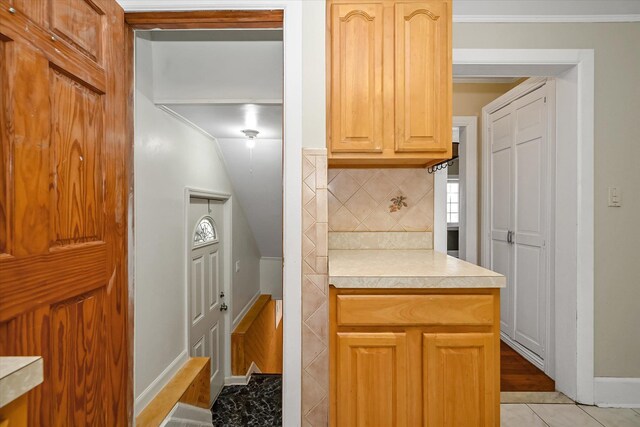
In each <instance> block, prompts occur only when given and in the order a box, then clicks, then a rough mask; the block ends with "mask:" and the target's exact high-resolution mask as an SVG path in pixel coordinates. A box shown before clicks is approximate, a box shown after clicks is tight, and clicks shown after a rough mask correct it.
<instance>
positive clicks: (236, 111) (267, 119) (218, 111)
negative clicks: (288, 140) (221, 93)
mask: <svg viewBox="0 0 640 427" xmlns="http://www.w3.org/2000/svg"><path fill="white" fill-rule="evenodd" d="M165 105H166V106H167V107H169V108H170V109H172V110H173V111H174V112H176V113H178V114H179V115H181V116H183V117H185V118H187V119H188V120H189V121H191V122H192V123H194V124H196V125H197V126H199V127H201V128H202V129H204V130H205V131H207V133H209V134H210V135H213V136H215V137H216V138H241V137H242V136H243V134H242V132H241V131H242V129H255V130H257V131H259V132H260V134H259V135H258V138H261V139H281V138H282V105H281V104H275V105H268V104H267V105H265V104H201V105H193V104H165Z"/></svg>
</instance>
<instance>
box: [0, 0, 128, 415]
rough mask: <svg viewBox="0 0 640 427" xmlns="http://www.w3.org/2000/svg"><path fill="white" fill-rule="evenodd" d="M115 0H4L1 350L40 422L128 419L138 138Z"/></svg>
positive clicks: (0, 52)
mask: <svg viewBox="0 0 640 427" xmlns="http://www.w3.org/2000/svg"><path fill="white" fill-rule="evenodd" d="M124 46H126V43H125V35H124V16H123V12H122V10H121V9H120V7H119V6H117V4H116V3H115V1H114V0H91V1H89V0H65V1H63V0H38V1H22V0H0V87H1V88H2V92H1V93H0V103H1V108H0V138H1V139H2V150H0V159H1V161H0V295H1V298H0V355H41V356H43V358H44V377H45V379H44V383H43V384H42V385H41V386H39V387H37V388H36V389H34V391H32V392H30V393H29V395H28V408H29V419H30V423H31V424H32V425H38V426H49V425H74V426H79V425H95V426H100V425H106V426H115V425H127V424H128V421H129V419H130V416H129V415H130V414H129V412H130V409H131V408H130V406H129V405H130V402H128V397H130V396H131V393H130V391H131V390H130V387H131V384H130V383H129V381H128V380H127V379H128V377H129V369H130V366H129V364H128V361H129V338H130V337H129V334H128V330H129V329H128V317H127V307H128V304H129V300H128V294H127V257H126V253H127V199H128V175H127V174H128V166H129V163H128V148H127V147H128V146H127V141H126V137H125V136H126V135H125V122H126V120H125V114H126V108H125V105H126V104H125V102H126V91H127V85H128V80H127V78H126V75H127V73H126V67H125V61H124V55H125V48H124Z"/></svg>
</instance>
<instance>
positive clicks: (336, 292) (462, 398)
mask: <svg viewBox="0 0 640 427" xmlns="http://www.w3.org/2000/svg"><path fill="white" fill-rule="evenodd" d="M347 296H348V297H355V296H358V297H363V298H364V299H363V301H367V299H369V298H371V297H374V296H375V297H382V298H387V299H386V301H387V305H388V307H392V309H390V310H389V311H387V314H386V315H382V318H387V317H388V313H398V312H402V316H401V320H402V323H401V324H393V323H390V324H383V323H382V321H380V323H378V322H379V320H378V318H377V317H376V316H378V314H377V311H376V310H370V311H368V312H361V313H360V314H359V316H360V317H363V318H364V317H369V316H370V317H372V318H376V321H375V322H372V324H370V323H368V320H367V319H364V320H362V321H361V324H357V325H354V324H348V325H341V324H340V323H339V322H338V312H339V310H340V309H339V303H338V300H339V298H340V297H347ZM434 296H437V297H443V298H452V300H453V301H455V300H456V299H457V298H459V297H471V300H473V299H475V298H477V297H483V298H487V299H488V300H489V301H490V302H491V304H490V307H489V310H490V312H491V314H489V318H490V319H491V321H490V322H487V321H485V320H483V321H482V324H470V325H460V324H447V323H445V322H441V323H439V324H421V323H420V321H419V320H418V319H408V318H407V316H409V315H410V313H411V311H406V310H402V309H400V308H398V307H396V308H395V309H393V306H394V301H395V300H394V299H393V298H389V297H400V298H399V299H398V301H400V302H405V303H406V301H408V300H409V298H411V299H415V298H417V297H434ZM426 301H429V299H427V300H426ZM452 307H456V304H455V303H454V304H452ZM483 311H485V309H483ZM418 312H419V311H418ZM485 315H486V313H485ZM485 315H483V316H485ZM394 316H395V314H394V315H393V316H392V317H391V319H392V320H393V319H395V318H396V317H394ZM420 316H421V315H420V314H419V315H418V317H420ZM445 316H446V313H445ZM499 316H500V294H499V289H336V288H334V287H333V286H331V287H330V288H329V425H331V426H351V425H365V424H358V423H357V421H358V420H356V421H354V419H353V411H354V409H352V408H353V407H354V405H355V407H359V408H372V409H359V411H361V412H363V411H364V412H366V411H369V410H370V411H371V412H370V413H369V414H365V415H362V417H365V418H367V420H369V419H374V417H371V418H369V417H370V416H371V414H375V419H384V420H385V424H380V425H403V424H402V423H406V425H411V426H417V425H438V426H440V425H442V426H455V425H465V426H466V425H478V426H493V427H498V426H499V425H500V415H499V411H500V409H499V408H500V377H499V374H498V373H499V372H500V358H499V342H500V341H499V336H500V324H499ZM456 318H457V317H456V316H453V319H456ZM483 319H486V317H483ZM407 320H408V321H407ZM350 336H352V337H370V338H371V340H365V339H364V338H362V344H361V345H362V346H363V347H373V348H376V344H375V342H376V339H377V338H376V337H380V338H383V337H389V336H403V337H406V338H405V341H406V353H407V357H406V360H407V362H406V365H405V369H406V372H407V374H406V378H407V379H406V384H407V385H406V390H408V391H407V393H406V395H405V396H406V406H405V407H403V408H404V410H405V411H406V421H405V419H402V420H400V421H401V422H402V423H401V422H400V421H398V420H393V421H390V419H391V418H389V415H388V414H389V402H394V399H397V398H399V397H400V395H398V394H397V393H395V392H393V393H392V395H387V396H385V397H384V399H385V401H386V403H379V402H378V400H379V397H380V396H379V394H380V393H387V394H388V393H391V392H390V390H393V387H391V388H389V387H386V388H385V391H378V389H377V387H372V386H371V384H370V382H371V381H378V379H374V380H371V379H369V377H368V376H359V375H355V376H354V375H352V376H351V377H349V376H348V375H346V373H347V372H353V369H355V366H356V365H358V364H360V365H359V366H360V370H361V371H362V370H366V369H369V367H370V366H369V365H365V364H364V362H362V361H356V360H355V359H354V358H353V357H352V358H351V360H350V361H348V360H347V359H346V358H345V356H344V354H345V351H346V350H345V349H344V345H342V346H341V344H340V341H341V340H343V339H344V338H343V337H350ZM387 339H388V338H387ZM378 345H379V346H380V347H381V348H385V346H386V347H389V345H388V344H384V343H382V341H380V343H378ZM354 349H355V350H353V351H355V352H356V354H357V351H356V350H357V346H356V345H355V344H354ZM367 351H368V350H367ZM403 351H405V350H403ZM382 353H384V352H382ZM377 357H379V358H381V359H380V360H384V361H385V362H384V363H383V362H379V363H378V362H376V363H378V368H376V369H382V370H383V371H384V369H383V368H382V366H385V365H387V366H389V365H390V364H391V362H390V360H391V359H389V357H390V356H385V355H378V356H377ZM385 357H386V359H385ZM395 357H397V356H395ZM367 358H369V359H371V357H370V356H369V355H368V356H367V357H366V358H365V359H363V360H366V359H367ZM347 363H349V364H350V365H349V366H347V365H346V364H347ZM354 378H355V379H354ZM380 381H382V380H380ZM358 383H361V384H367V386H366V387H363V388H361V389H360V388H359V387H361V384H358ZM353 390H363V391H362V392H361V393H360V396H359V398H358V401H357V402H355V403H347V402H349V400H350V399H352V395H353V393H354V392H353ZM366 390H369V391H368V392H367V391H366ZM372 402H378V403H376V404H375V405H373V404H372ZM346 405H350V406H346ZM380 407H383V408H387V409H385V410H384V413H379V412H376V411H380ZM345 411H346V412H345ZM346 413H348V414H349V416H348V417H347V415H346ZM356 413H357V411H356ZM385 417H386V418H385ZM442 417H445V418H442ZM392 418H393V417H392ZM363 419H364V418H363ZM434 420H435V421H434ZM367 423H368V424H366V425H378V424H376V421H367ZM371 423H373V424H371Z"/></svg>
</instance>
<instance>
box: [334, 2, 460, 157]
mask: <svg viewBox="0 0 640 427" xmlns="http://www.w3.org/2000/svg"><path fill="white" fill-rule="evenodd" d="M372 9H373V10H375V13H374V12H371V10H372ZM374 16H375V19H372V18H373V17H374ZM435 16H437V17H438V18H437V19H434V17H435ZM341 17H342V18H347V17H349V18H350V21H349V22H351V21H353V23H356V22H357V23H358V25H357V26H356V25H352V27H353V28H352V29H351V31H350V32H349V31H346V30H345V28H344V27H345V25H344V23H343V22H342V21H341V19H340V18H341ZM355 17H358V19H359V20H355V19H354V18H355ZM360 21H362V22H360ZM365 22H367V23H368V27H367V26H366V25H364V23H365ZM451 22H452V18H451V2H450V0H433V1H420V0H407V1H403V2H397V1H395V0H379V1H368V0H329V1H328V2H327V59H326V62H327V147H328V151H329V166H330V167H337V166H342V167H376V166H383V167H407V166H408V165H414V166H416V165H419V166H429V165H433V164H435V163H438V162H440V161H442V160H443V159H448V158H450V157H451V143H450V137H451V136H450V135H449V134H448V133H449V130H448V129H449V128H450V127H451V126H450V123H451V120H452V117H451V116H452V108H451V105H452V101H451V99H452V92H453V85H452V76H451V73H452V68H451V67H452V66H451V61H452V45H451V26H452V23H451ZM374 23H376V24H379V25H380V28H377V27H376V30H375V31H372V30H369V31H367V30H366V28H371V27H372V26H373V24H374ZM345 37H348V38H349V42H348V43H345V42H344V40H345ZM353 45H357V46H359V49H355V50H353V49H352V48H351V47H352V46H353ZM372 47H374V48H372ZM377 49H381V56H380V57H381V58H382V59H381V60H380V61H376V60H373V59H372V58H377V56H375V55H374V51H377ZM352 56H353V59H354V63H356V64H357V67H354V68H353V70H352V71H353V72H349V70H348V69H345V68H344V64H345V58H351V57H352ZM356 59H357V61H356ZM345 70H346V71H345ZM378 73H381V74H380V78H381V82H382V83H381V92H380V93H379V95H380V98H377V97H376V98H371V96H370V95H368V94H366V93H364V91H363V90H362V89H361V87H363V85H365V84H369V85H372V84H373V83H372V81H374V80H375V79H374V80H372V78H371V75H372V74H373V75H374V76H376V78H377V76H378ZM345 76H346V78H347V79H346V80H345ZM350 76H353V77H354V78H356V80H355V84H344V82H345V81H347V82H349V81H351V80H350V79H349V78H350ZM375 82H377V80H375ZM376 95H378V93H377V92H376ZM345 99H353V100H355V101H354V102H355V104H353V105H351V106H348V108H346V110H345V105H346V104H345V103H344V102H343V100H345ZM372 99H373V100H372ZM365 100H368V104H366V106H367V107H368V108H369V109H371V108H374V107H377V105H378V101H379V100H380V102H381V103H380V108H381V110H380V111H381V114H379V115H378V116H377V117H378V118H377V119H376V120H377V122H375V125H376V126H380V128H378V127H376V128H375V134H376V135H377V136H376V137H377V138H379V142H377V144H378V145H375V144H370V143H369V145H366V142H368V141H369V139H368V138H369V137H370V135H371V134H372V132H371V131H369V133H368V134H367V135H365V136H366V137H363V136H362V135H364V132H363V131H362V129H365V128H366V126H369V125H370V124H371V122H370V117H371V115H370V114H364V113H363V112H362V111H360V110H362V108H359V107H358V105H359V104H358V103H359V102H364V101H365ZM363 105H365V104H364V103H363ZM368 112H370V111H368ZM349 117H352V118H353V121H352V122H348V121H345V120H346V119H347V118H349ZM345 123H347V124H349V123H350V125H349V126H345ZM369 129H371V128H369ZM345 130H349V131H351V133H352V134H353V136H354V138H352V139H351V140H350V141H348V143H344V135H343V134H344V132H345ZM445 131H446V132H447V133H446V135H445ZM358 138H361V139H360V140H358ZM358 142H360V144H358Z"/></svg>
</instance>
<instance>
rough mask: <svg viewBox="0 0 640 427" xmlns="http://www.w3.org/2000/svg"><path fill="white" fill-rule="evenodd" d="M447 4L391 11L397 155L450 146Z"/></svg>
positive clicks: (408, 6) (424, 4)
mask: <svg viewBox="0 0 640 427" xmlns="http://www.w3.org/2000/svg"><path fill="white" fill-rule="evenodd" d="M450 14H451V11H450V4H449V3H448V2H446V1H427V2H421V3H397V4H396V5H395V40H396V51H395V64H396V90H395V113H396V116H395V117H396V119H395V120H396V135H395V149H396V151H397V152H429V151H435V152H437V151H440V152H444V151H447V149H448V147H449V146H450V145H451V121H452V108H451V92H452V80H451V79H452V76H451V73H452V71H451V34H450V31H451V28H450V22H451V19H450Z"/></svg>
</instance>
